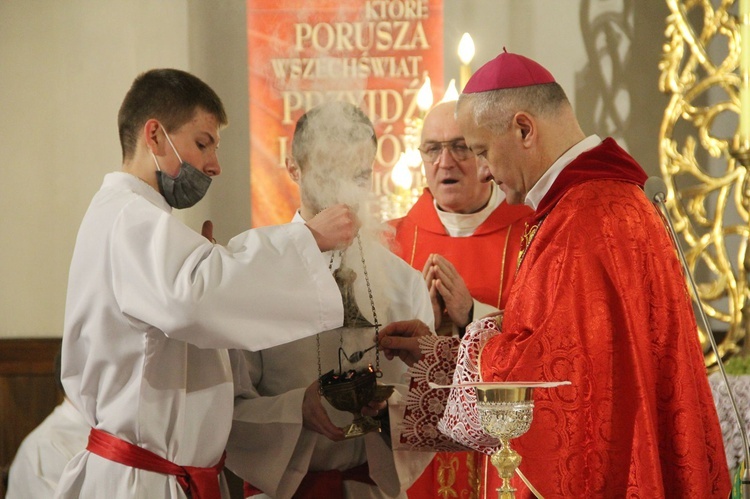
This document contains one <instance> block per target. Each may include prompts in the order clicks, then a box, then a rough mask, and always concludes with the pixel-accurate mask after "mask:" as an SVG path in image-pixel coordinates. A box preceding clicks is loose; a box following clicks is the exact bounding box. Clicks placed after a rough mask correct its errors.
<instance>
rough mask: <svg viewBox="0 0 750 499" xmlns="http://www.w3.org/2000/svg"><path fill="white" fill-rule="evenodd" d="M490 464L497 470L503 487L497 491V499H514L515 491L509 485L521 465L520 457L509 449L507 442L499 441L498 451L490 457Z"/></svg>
mask: <svg viewBox="0 0 750 499" xmlns="http://www.w3.org/2000/svg"><path fill="white" fill-rule="evenodd" d="M492 464H493V465H494V466H495V468H497V472H498V474H499V475H500V478H502V479H503V485H502V487H500V488H499V489H497V497H498V499H515V497H516V489H515V488H513V487H512V486H511V484H510V479H511V477H513V473H514V472H515V471H516V469H517V468H518V466H519V465H520V464H521V456H520V454H518V452H516V451H514V450H513V449H511V448H510V444H509V443H508V441H507V440H500V449H499V450H498V451H497V452H495V453H494V454H493V455H492Z"/></svg>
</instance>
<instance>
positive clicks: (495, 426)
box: [476, 385, 534, 499]
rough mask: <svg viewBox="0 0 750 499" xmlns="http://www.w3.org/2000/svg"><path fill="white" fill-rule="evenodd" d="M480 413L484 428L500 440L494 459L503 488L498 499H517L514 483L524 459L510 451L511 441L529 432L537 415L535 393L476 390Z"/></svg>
mask: <svg viewBox="0 0 750 499" xmlns="http://www.w3.org/2000/svg"><path fill="white" fill-rule="evenodd" d="M476 392H477V409H478V410H479V419H480V421H481V423H482V428H483V429H484V431H486V432H487V433H488V434H490V435H492V436H493V437H495V438H497V439H498V440H500V449H498V450H497V451H496V452H495V453H494V454H493V455H492V458H491V461H492V464H493V465H494V466H495V468H497V471H498V473H499V475H500V478H502V479H503V485H502V487H500V488H499V489H497V497H498V499H513V498H514V497H515V492H516V489H515V488H513V487H511V485H510V479H511V477H512V476H513V473H515V471H516V469H518V466H519V465H520V464H521V456H520V455H519V454H518V452H516V451H515V450H513V449H511V448H510V440H511V439H513V438H516V437H520V436H521V435H523V434H524V433H526V432H527V431H528V430H529V427H530V426H531V420H532V417H533V415H534V399H533V398H532V395H533V392H534V389H533V388H531V387H528V386H510V387H502V386H491V385H490V386H485V387H479V386H477V387H476Z"/></svg>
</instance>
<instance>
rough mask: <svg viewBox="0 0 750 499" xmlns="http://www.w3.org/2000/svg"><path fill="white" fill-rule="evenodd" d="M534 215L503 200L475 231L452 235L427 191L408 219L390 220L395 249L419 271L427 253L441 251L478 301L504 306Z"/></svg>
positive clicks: (499, 307)
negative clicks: (527, 224)
mask: <svg viewBox="0 0 750 499" xmlns="http://www.w3.org/2000/svg"><path fill="white" fill-rule="evenodd" d="M531 213H532V211H531V210H530V209H529V207H527V206H523V205H509V204H508V203H506V202H505V201H503V202H502V203H500V205H499V206H498V207H497V208H496V209H495V211H493V212H492V214H491V215H490V216H489V217H487V220H485V221H484V222H483V223H482V224H481V225H480V226H479V227H477V230H476V232H474V234H473V235H471V236H469V237H451V236H450V235H449V234H448V233H447V232H445V228H444V227H443V224H442V223H440V218H438V215H437V212H436V211H435V204H434V198H433V197H432V193H431V192H430V190H429V189H425V190H424V192H423V193H422V195H421V196H420V197H419V199H418V200H417V202H416V203H415V204H414V206H413V207H412V208H411V210H409V213H407V214H406V216H405V217H404V218H399V219H396V220H392V221H391V222H390V224H391V225H392V226H393V227H395V229H396V235H395V245H393V248H392V250H393V251H394V252H395V253H396V254H397V255H399V256H400V257H401V258H403V259H404V260H406V261H407V262H408V263H409V265H411V266H412V267H414V268H415V269H417V270H419V271H420V272H421V271H422V268H424V263H425V261H427V257H428V256H430V254H432V253H439V254H440V255H442V256H444V257H445V258H447V259H448V260H449V261H450V262H451V263H452V264H453V266H454V267H456V270H457V271H458V273H459V274H461V277H463V279H464V282H466V286H467V287H468V288H469V292H470V293H471V296H472V297H473V298H474V299H476V300H478V301H480V302H482V303H486V304H487V305H492V306H493V307H495V308H498V309H502V308H503V307H504V306H505V301H506V300H507V298H508V293H509V292H510V287H511V284H512V283H513V275H514V274H515V272H516V255H518V251H519V245H520V241H521V235H522V234H523V231H524V221H525V220H527V218H528V216H529V215H530V214H531Z"/></svg>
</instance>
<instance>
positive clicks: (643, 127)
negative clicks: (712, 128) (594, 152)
mask: <svg viewBox="0 0 750 499" xmlns="http://www.w3.org/2000/svg"><path fill="white" fill-rule="evenodd" d="M668 15H669V9H668V8H667V6H666V4H664V3H663V2H633V1H632V0H620V1H619V2H598V1H592V0H582V1H581V4H580V12H579V18H580V24H581V26H580V28H581V36H582V38H583V44H584V47H585V50H586V55H587V57H588V60H587V63H586V66H585V67H584V69H583V70H581V71H580V72H579V73H577V74H576V88H575V102H576V107H577V109H576V114H577V115H578V119H579V121H580V123H581V126H582V127H583V130H584V131H585V132H586V133H587V134H590V133H595V134H597V135H599V136H600V137H602V138H604V137H613V138H614V139H616V140H617V141H618V142H619V143H620V145H622V146H623V147H624V148H625V149H626V150H627V151H628V152H630V154H632V155H633V157H634V158H635V159H636V160H637V161H638V162H639V163H640V164H641V166H642V167H643V168H644V170H646V173H648V174H649V175H654V174H657V173H658V172H659V160H658V147H659V142H658V140H659V127H660V126H661V121H662V115H663V113H664V109H665V108H666V106H667V103H668V97H667V96H666V95H664V94H662V93H661V92H660V91H659V87H658V81H659V67H658V66H659V60H660V59H661V50H662V45H663V40H664V34H663V33H664V29H665V27H666V18H667V16H668Z"/></svg>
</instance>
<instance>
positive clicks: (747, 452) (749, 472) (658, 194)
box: [643, 177, 750, 499]
mask: <svg viewBox="0 0 750 499" xmlns="http://www.w3.org/2000/svg"><path fill="white" fill-rule="evenodd" d="M643 190H644V191H645V192H646V195H647V196H648V197H649V198H650V199H651V200H652V201H653V202H654V203H655V204H656V205H657V206H658V207H659V211H660V212H661V213H662V215H663V218H664V219H665V220H666V221H667V228H668V229H669V234H670V235H671V236H672V242H673V243H674V246H675V247H676V248H677V254H678V255H679V257H680V264H681V265H682V269H683V271H684V272H685V276H686V277H687V280H688V283H689V284H690V290H691V291H692V292H693V297H694V299H695V300H697V301H698V307H697V308H698V310H699V312H700V313H699V314H698V315H699V316H700V319H701V322H702V324H703V329H704V330H705V331H706V334H707V335H708V340H709V342H710V343H711V349H712V350H713V352H714V354H715V355H716V364H718V366H719V372H721V379H722V380H723V381H724V385H725V386H726V387H727V392H728V393H729V401H730V402H731V403H732V409H733V410H734V417H735V419H736V420H737V425H738V426H739V428H740V435H741V437H742V447H743V451H744V453H743V454H744V458H745V472H744V473H743V474H742V479H741V480H742V485H741V487H740V497H741V498H742V499H750V469H748V466H750V446H748V440H747V431H746V430H745V424H744V422H743V420H742V415H741V414H740V410H739V409H738V408H737V402H736V401H735V400H734V395H733V394H732V387H731V386H729V379H728V378H727V373H726V371H725V370H724V363H723V362H722V361H721V355H719V347H718V346H717V345H716V338H714V333H713V330H712V329H711V326H710V325H709V323H708V318H707V317H706V312H705V310H703V306H702V305H701V303H700V300H699V298H698V287H697V286H696V285H695V279H693V275H692V274H691V273H690V268H689V267H688V264H687V260H686V259H685V253H683V251H682V247H681V246H680V243H679V241H678V239H677V234H676V233H675V230H674V225H673V224H672V217H671V216H670V215H669V211H668V210H667V206H666V204H665V201H666V199H667V195H666V192H667V186H666V184H665V183H664V181H663V180H662V179H661V178H660V177H649V178H648V180H646V184H645V186H644V189H643ZM745 340H746V341H747V340H748V338H745Z"/></svg>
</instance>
